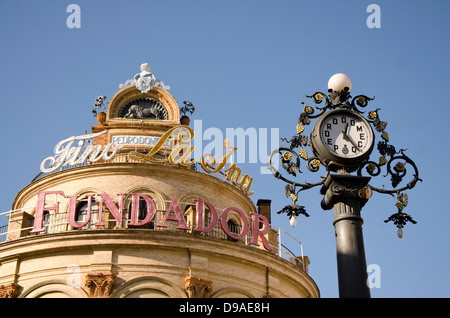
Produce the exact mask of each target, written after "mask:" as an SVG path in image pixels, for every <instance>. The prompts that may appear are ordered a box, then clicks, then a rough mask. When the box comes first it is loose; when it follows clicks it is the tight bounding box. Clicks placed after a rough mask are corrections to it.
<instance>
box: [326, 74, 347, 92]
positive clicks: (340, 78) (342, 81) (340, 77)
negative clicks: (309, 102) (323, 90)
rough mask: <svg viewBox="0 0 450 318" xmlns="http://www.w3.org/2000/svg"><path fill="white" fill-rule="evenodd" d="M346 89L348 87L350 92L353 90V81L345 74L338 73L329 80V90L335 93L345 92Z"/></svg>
mask: <svg viewBox="0 0 450 318" xmlns="http://www.w3.org/2000/svg"><path fill="white" fill-rule="evenodd" d="M345 87H348V91H349V92H350V90H351V89H352V81H351V80H350V77H348V76H347V75H345V74H344V73H337V74H334V75H333V76H331V77H330V79H329V80H328V89H329V90H330V89H332V90H333V91H335V92H340V91H343V90H344V88H345Z"/></svg>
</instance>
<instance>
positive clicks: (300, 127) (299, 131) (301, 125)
mask: <svg viewBox="0 0 450 318" xmlns="http://www.w3.org/2000/svg"><path fill="white" fill-rule="evenodd" d="M304 130H305V127H303V124H298V125H297V135H300V134H301V133H302V132H303V131H304Z"/></svg>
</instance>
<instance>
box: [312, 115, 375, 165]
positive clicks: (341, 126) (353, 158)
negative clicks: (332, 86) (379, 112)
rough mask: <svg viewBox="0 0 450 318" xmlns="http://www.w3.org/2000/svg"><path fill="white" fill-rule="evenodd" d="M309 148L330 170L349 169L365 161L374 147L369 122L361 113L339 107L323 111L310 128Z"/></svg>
mask: <svg viewBox="0 0 450 318" xmlns="http://www.w3.org/2000/svg"><path fill="white" fill-rule="evenodd" d="M310 140H311V149H312V151H313V153H314V155H315V156H317V157H319V158H320V159H321V160H324V161H325V162H328V164H330V168H333V170H336V169H339V168H343V167H345V168H347V169H348V168H349V169H350V170H352V169H353V168H356V167H357V166H358V165H360V164H361V163H363V162H364V161H366V160H367V159H368V158H369V156H370V154H371V152H372V149H373V146H374V134H373V130H372V128H371V126H370V124H369V123H368V122H367V120H365V119H364V118H363V117H362V116H361V115H359V114H357V113H355V112H352V111H349V110H345V109H338V110H333V111H330V112H328V113H325V114H324V115H323V116H322V117H321V118H319V119H318V120H317V121H316V123H315V125H314V127H313V129H312V131H311V137H310Z"/></svg>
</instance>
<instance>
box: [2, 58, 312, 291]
mask: <svg viewBox="0 0 450 318" xmlns="http://www.w3.org/2000/svg"><path fill="white" fill-rule="evenodd" d="M103 97H104V96H103ZM103 97H102V98H100V99H99V103H98V105H97V104H96V105H97V106H101V105H102V103H103V101H104V98H103ZM103 106H106V105H103ZM102 113H103V114H104V116H103V117H102V119H101V120H100V119H99V122H98V123H97V124H96V125H94V126H93V127H92V133H91V134H87V135H83V136H74V137H70V138H67V139H64V140H62V141H61V142H60V143H59V144H58V145H57V146H56V147H55V154H54V155H53V156H50V157H48V158H45V159H44V160H43V162H42V164H41V170H42V173H41V174H40V175H38V176H37V177H36V178H35V179H34V180H33V181H32V182H31V183H30V184H28V185H27V186H25V187H24V188H23V189H22V190H20V191H19V193H18V195H17V196H16V198H15V199H14V202H13V206H12V210H11V211H10V213H9V214H8V217H9V225H8V226H7V227H6V228H5V232H4V233H3V234H2V235H1V242H0V264H1V266H0V296H1V297H25V298H39V297H74V298H85V297H111V298H136V297H152V298H153V297H157V298H160V297H171V298H222V297H246V298H247V297H258V298H261V297H283V298H284V297H295V298H298V297H302V298H303V297H319V290H318V288H317V286H316V284H315V282H314V281H313V280H312V279H311V277H310V276H309V275H308V264H309V260H308V258H307V257H306V256H303V255H293V254H292V253H290V252H288V254H286V250H284V249H283V246H282V245H281V244H280V242H279V241H278V238H279V235H280V234H281V232H280V231H279V230H277V229H274V228H273V227H271V225H270V200H263V199H260V200H258V201H257V203H256V204H255V203H254V202H253V201H252V200H251V199H250V197H249V195H250V194H251V193H250V191H249V187H250V184H251V180H252V179H251V178H250V176H248V175H245V174H243V173H242V172H241V171H240V169H238V167H236V166H235V165H230V167H229V168H228V170H227V172H225V173H223V174H219V173H215V172H214V169H213V168H214V165H212V163H211V162H210V161H207V160H206V159H208V158H205V161H203V160H202V162H194V161H193V159H191V157H190V156H189V155H190V150H191V149H192V148H191V146H190V144H189V141H190V140H191V139H192V138H194V136H193V133H192V129H190V128H189V127H188V126H184V125H180V108H179V106H178V103H177V101H176V100H175V98H174V97H173V96H172V95H171V94H170V93H169V92H168V86H165V85H164V84H163V83H162V82H161V81H159V80H157V79H156V78H155V77H154V75H153V74H152V73H150V67H146V66H144V67H141V73H138V74H136V75H135V77H134V78H133V79H131V80H129V81H127V82H125V84H123V85H121V86H120V89H119V90H118V91H117V93H116V94H115V95H114V96H113V97H112V98H111V99H110V101H109V103H108V105H107V108H106V110H105V111H104V112H103V111H102ZM183 134H184V135H183ZM181 135H183V136H184V137H183V138H181V137H180V136H181ZM186 136H187V137H186ZM211 156H212V155H211ZM209 159H211V157H209ZM217 162H218V160H217ZM216 170H217V169H216ZM286 255H287V256H286Z"/></svg>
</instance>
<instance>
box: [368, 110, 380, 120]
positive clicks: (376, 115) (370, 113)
mask: <svg viewBox="0 0 450 318" xmlns="http://www.w3.org/2000/svg"><path fill="white" fill-rule="evenodd" d="M377 117H378V114H377V112H369V118H370V119H375V118H377Z"/></svg>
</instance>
